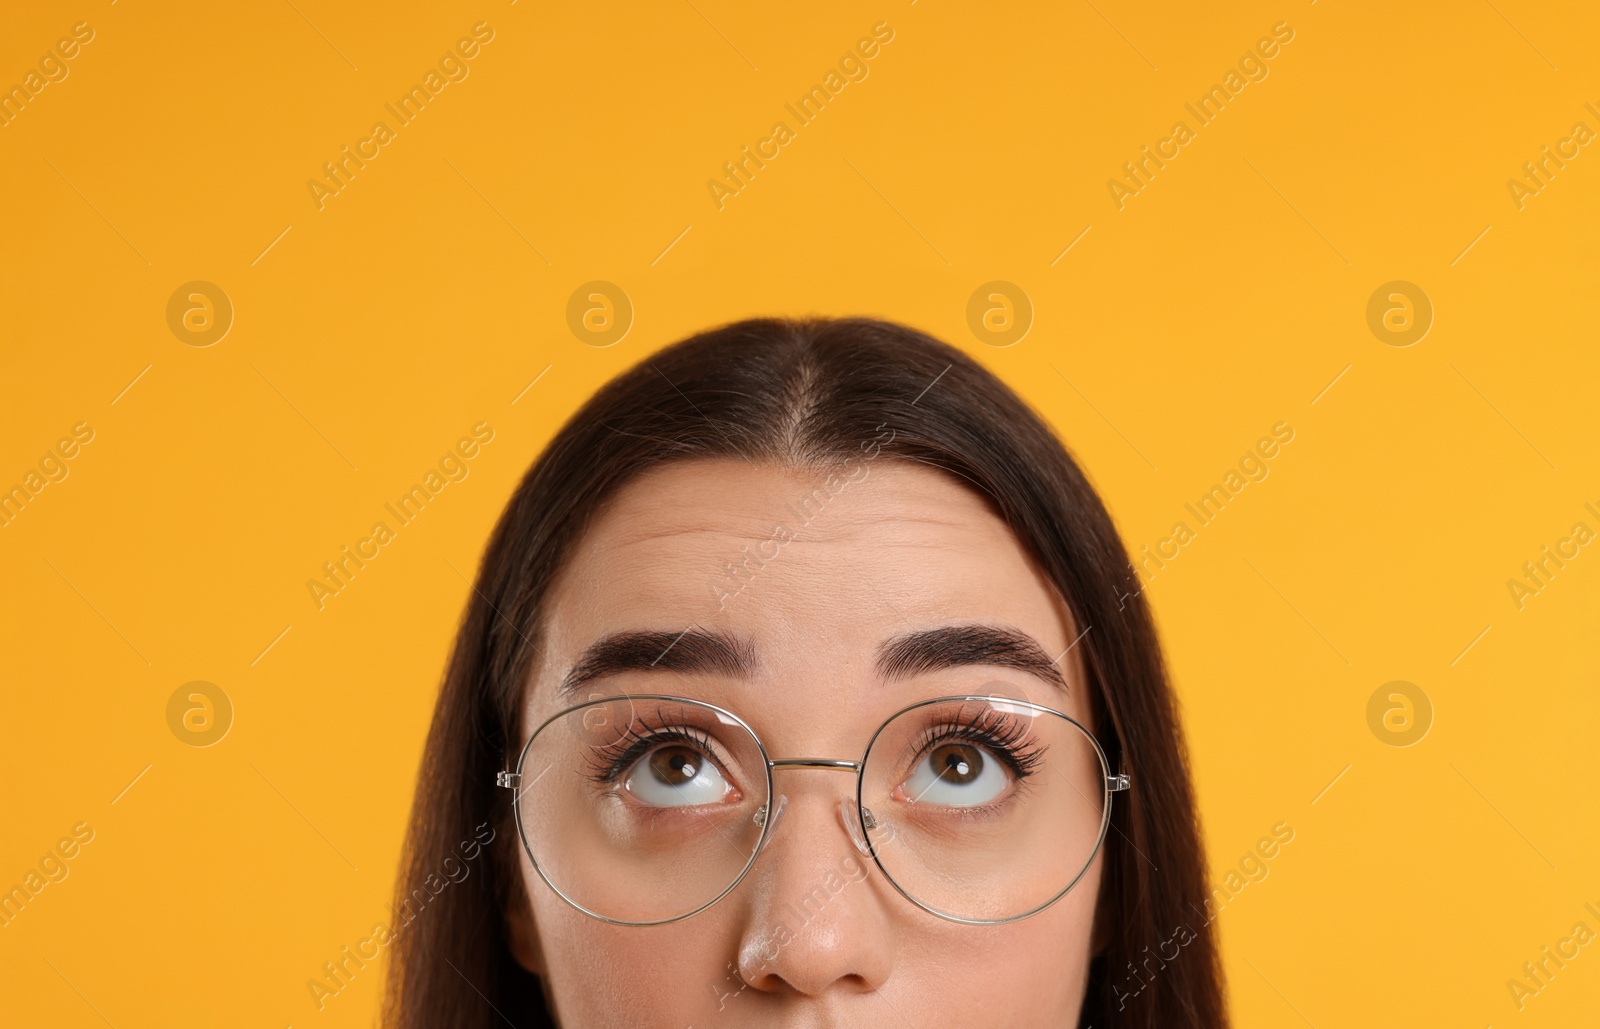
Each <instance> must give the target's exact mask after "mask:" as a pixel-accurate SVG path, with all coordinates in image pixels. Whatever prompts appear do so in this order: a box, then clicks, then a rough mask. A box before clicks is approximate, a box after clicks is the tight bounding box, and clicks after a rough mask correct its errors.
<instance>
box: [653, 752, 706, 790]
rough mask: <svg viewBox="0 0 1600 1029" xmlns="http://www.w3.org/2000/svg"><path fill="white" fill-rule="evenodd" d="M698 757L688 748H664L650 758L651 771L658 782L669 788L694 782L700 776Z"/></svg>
mask: <svg viewBox="0 0 1600 1029" xmlns="http://www.w3.org/2000/svg"><path fill="white" fill-rule="evenodd" d="M697 756H698V755H696V754H695V752H694V751H692V750H690V749H689V748H688V747H663V748H662V749H660V750H658V751H656V752H655V753H654V754H652V755H651V756H650V770H651V771H652V772H653V773H655V777H656V779H657V780H658V781H660V782H663V783H665V784H667V785H668V786H678V785H682V784H683V783H688V782H693V781H694V778H695V776H696V775H698V774H700V768H699V766H698V765H697V764H696V763H695V759H696V758H697Z"/></svg>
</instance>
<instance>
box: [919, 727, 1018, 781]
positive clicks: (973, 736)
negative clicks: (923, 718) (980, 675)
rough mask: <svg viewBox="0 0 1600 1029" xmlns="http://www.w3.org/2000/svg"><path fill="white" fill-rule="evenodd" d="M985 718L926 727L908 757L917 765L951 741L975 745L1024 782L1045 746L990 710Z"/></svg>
mask: <svg viewBox="0 0 1600 1029" xmlns="http://www.w3.org/2000/svg"><path fill="white" fill-rule="evenodd" d="M986 714H987V717H986V715H985V714H980V715H978V716H977V717H975V718H973V719H971V720H970V721H965V722H942V723H940V724H938V725H930V726H929V727H928V728H926V729H924V730H923V731H922V734H921V736H919V737H918V739H917V744H916V746H914V747H912V748H911V749H912V753H914V754H916V755H917V760H918V761H921V760H922V759H923V758H924V757H926V756H927V754H928V752H929V751H930V750H932V749H933V748H934V747H936V746H938V745H939V744H941V743H946V742H949V741H951V740H958V741H960V742H963V743H976V744H978V745H980V746H982V747H983V748H984V749H986V750H988V751H989V752H990V753H992V754H994V756H995V757H998V758H999V759H1000V760H1001V762H1003V763H1004V764H1005V765H1006V767H1008V768H1010V769H1011V772H1012V774H1013V775H1015V776H1016V777H1017V781H1018V782H1019V783H1021V782H1024V781H1026V780H1027V779H1028V778H1030V777H1031V776H1032V775H1033V774H1034V772H1036V771H1037V770H1038V768H1039V764H1040V762H1041V761H1043V760H1044V752H1045V749H1046V747H1045V745H1044V744H1043V743H1041V742H1040V741H1039V740H1038V739H1037V738H1036V737H1035V736H1034V735H1033V734H1032V733H1031V732H1029V731H1028V727H1027V725H1025V724H1024V723H1022V722H1020V721H1018V720H1016V719H1012V718H1006V717H1005V716H1004V715H1001V714H999V713H997V712H995V711H994V710H992V709H991V710H989V711H988V712H987V713H986Z"/></svg>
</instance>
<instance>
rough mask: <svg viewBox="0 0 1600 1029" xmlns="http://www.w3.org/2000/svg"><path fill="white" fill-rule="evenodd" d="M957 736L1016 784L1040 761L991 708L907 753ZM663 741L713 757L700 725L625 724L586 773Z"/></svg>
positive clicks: (604, 777) (1024, 734)
mask: <svg viewBox="0 0 1600 1029" xmlns="http://www.w3.org/2000/svg"><path fill="white" fill-rule="evenodd" d="M952 740H957V741H960V742H964V743H975V744H978V745H979V746H982V747H983V748H984V749H986V750H988V751H989V752H990V753H992V754H994V755H995V756H996V757H997V758H999V759H1000V760H1001V762H1002V763H1004V764H1005V765H1006V767H1007V768H1009V769H1010V770H1011V772H1012V774H1013V775H1015V776H1016V778H1017V781H1018V782H1019V783H1022V782H1025V781H1026V780H1027V779H1029V778H1031V777H1032V776H1033V774H1034V772H1036V771H1037V770H1038V767H1039V764H1040V763H1041V762H1042V761H1043V760H1044V752H1045V750H1046V747H1045V745H1044V744H1042V743H1041V742H1040V741H1039V740H1038V739H1037V738H1036V737H1035V736H1034V735H1033V734H1032V733H1031V732H1029V730H1028V727H1027V726H1026V725H1025V724H1024V723H1022V722H1020V721H1018V720H1016V719H1011V718H1006V717H1005V716H1003V715H1001V714H999V713H997V712H995V711H993V710H992V709H991V710H990V711H988V712H986V713H984V714H979V715H978V716H976V717H974V718H972V719H970V720H968V721H963V722H941V723H939V724H937V725H930V726H928V727H927V728H926V729H924V730H923V731H922V733H921V734H920V735H919V736H918V738H917V742H916V745H915V746H913V747H912V753H914V754H915V755H916V756H917V758H916V759H917V760H918V761H920V760H922V759H923V758H925V757H926V756H927V754H928V752H929V751H931V750H932V749H933V748H934V747H936V746H938V745H939V744H941V743H946V742H949V741H952ZM665 743H683V744H687V745H688V746H690V747H693V748H694V749H695V750H696V751H698V752H699V753H701V754H703V755H705V756H706V757H708V758H711V759H712V760H716V755H715V754H714V753H713V747H712V741H711V737H710V735H709V734H707V733H706V732H705V731H704V730H702V729H699V728H697V727H695V726H692V725H688V724H685V723H677V724H667V723H663V724H661V725H658V726H656V727H655V728H649V727H646V728H645V731H644V732H640V731H638V730H636V729H635V728H634V726H633V725H631V724H630V725H629V726H628V729H627V731H626V732H625V733H624V734H623V736H622V737H621V738H619V739H617V740H614V741H612V742H611V743H608V744H606V745H605V746H602V747H597V748H595V750H594V751H593V752H592V754H593V761H592V763H591V770H590V772H589V774H588V777H589V779H590V780H591V781H593V782H596V783H599V784H601V785H603V786H610V785H614V784H615V783H616V782H617V780H619V779H621V778H622V776H623V773H625V772H627V771H628V769H630V768H632V767H633V766H634V764H635V763H637V762H638V761H639V759H640V758H642V757H644V756H645V755H646V754H648V753H650V751H652V750H654V749H655V748H656V747H659V746H661V745H662V744H665Z"/></svg>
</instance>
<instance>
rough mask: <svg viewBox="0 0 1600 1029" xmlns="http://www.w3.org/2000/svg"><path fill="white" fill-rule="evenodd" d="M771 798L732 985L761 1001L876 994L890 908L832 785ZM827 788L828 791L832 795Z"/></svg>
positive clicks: (887, 958) (886, 957) (887, 961)
mask: <svg viewBox="0 0 1600 1029" xmlns="http://www.w3.org/2000/svg"><path fill="white" fill-rule="evenodd" d="M804 778H806V779H809V780H823V781H820V782H817V781H812V782H807V783H805V784H804V787H805V789H804V790H803V792H799V791H797V792H793V793H791V794H790V795H786V796H782V797H779V798H778V800H777V801H776V802H775V803H774V811H775V817H774V821H773V825H772V826H771V828H770V831H769V834H768V840H767V844H766V845H765V847H764V848H763V850H762V853H761V858H760V860H759V861H757V862H756V865H755V867H753V868H752V869H751V870H750V878H751V879H753V880H754V881H748V880H747V882H746V884H745V885H746V886H747V887H748V888H749V893H748V894H747V895H746V904H745V908H744V912H745V913H744V915H743V924H742V926H741V928H740V938H739V955H738V971H739V977H740V978H741V979H743V980H744V981H745V982H746V983H748V984H749V985H750V986H751V987H752V988H754V989H756V990H759V991H761V992H763V993H769V994H783V993H792V994H797V995H802V996H807V997H820V996H822V995H824V994H826V993H828V992H830V991H834V990H844V991H848V992H858V993H866V992H870V991H872V990H876V989H878V988H879V987H881V986H882V985H883V984H884V983H885V982H886V981H887V980H888V978H889V974H890V972H891V971H892V969H893V967H894V962H895V950H896V947H895V940H896V934H895V932H894V927H893V922H892V917H891V915H892V913H893V911H894V907H893V903H892V900H893V898H891V897H889V896H888V891H887V890H886V886H887V883H885V882H884V880H883V877H882V876H880V875H876V874H874V872H873V868H872V859H871V858H870V857H868V856H866V855H865V854H864V853H863V852H862V850H863V849H864V848H859V847H858V844H857V843H856V842H854V841H855V840H857V839H858V838H859V837H860V827H859V824H857V823H856V813H855V812H856V807H855V804H854V801H853V800H849V799H843V798H839V797H838V796H837V792H836V784H834V783H833V782H832V780H833V779H834V778H835V777H833V776H820V775H807V776H805V777H804ZM830 786H832V787H834V788H832V789H830V788H829V787H830Z"/></svg>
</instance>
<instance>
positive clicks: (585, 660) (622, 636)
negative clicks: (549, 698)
mask: <svg viewBox="0 0 1600 1029" xmlns="http://www.w3.org/2000/svg"><path fill="white" fill-rule="evenodd" d="M755 668H756V658H755V648H754V647H752V646H751V645H750V644H749V643H748V642H747V641H745V640H742V639H740V638H738V637H736V636H731V635H729V634H728V633H725V632H713V631H710V630H707V629H702V628H700V627H698V626H691V627H690V628H688V629H684V630H683V631H682V632H677V633H673V632H665V631H660V630H648V629H647V630H631V631H628V632H616V633H612V634H611V635H609V636H603V637H601V638H600V639H598V640H596V641H595V642H593V643H591V644H589V646H588V647H587V648H585V649H584V652H583V654H582V656H580V657H579V658H578V662H577V664H575V665H573V667H572V671H570V672H568V673H567V676H566V678H564V679H562V680H561V686H560V688H559V689H558V690H557V695H558V696H560V697H570V696H571V695H572V694H574V693H576V692H577V691H578V688H579V687H581V686H582V685H583V684H584V683H586V682H589V681H590V680H592V679H599V678H602V677H604V676H607V675H616V674H618V673H620V672H635V671H639V672H644V671H662V672H700V673H702V674H712V675H726V676H731V677H734V678H749V677H750V676H751V675H752V674H753V673H754V671H755Z"/></svg>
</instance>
